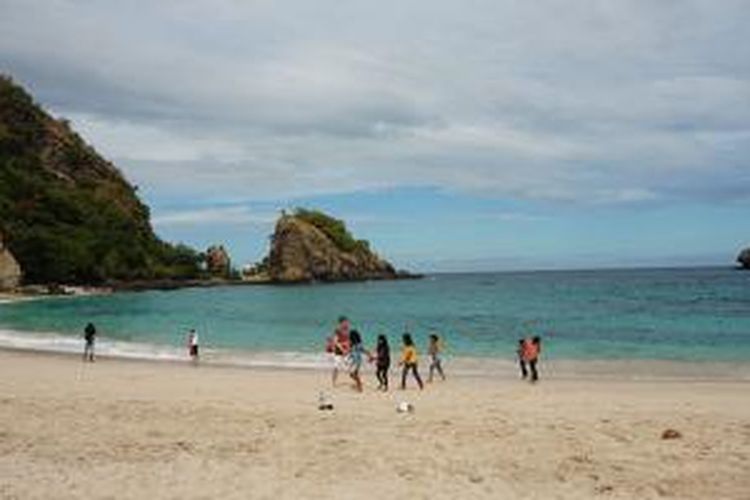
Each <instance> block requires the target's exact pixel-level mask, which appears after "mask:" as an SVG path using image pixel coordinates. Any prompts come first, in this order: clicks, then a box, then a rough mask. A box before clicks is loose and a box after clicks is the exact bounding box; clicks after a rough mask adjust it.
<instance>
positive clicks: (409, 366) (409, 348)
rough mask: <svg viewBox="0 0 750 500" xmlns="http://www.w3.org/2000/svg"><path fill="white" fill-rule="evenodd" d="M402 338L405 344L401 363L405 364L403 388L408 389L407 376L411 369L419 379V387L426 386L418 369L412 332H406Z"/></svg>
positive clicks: (402, 377) (402, 380)
mask: <svg viewBox="0 0 750 500" xmlns="http://www.w3.org/2000/svg"><path fill="white" fill-rule="evenodd" d="M402 339H403V343H404V346H403V348H402V349H401V363H400V364H401V366H403V371H402V372H401V389H402V390H404V389H406V376H407V375H408V374H409V371H411V372H412V374H413V375H414V378H415V379H416V381H417V384H418V385H419V389H420V390H421V389H423V388H424V384H422V379H421V378H420V376H419V371H417V364H418V356H417V348H416V347H415V346H414V341H413V340H412V338H411V334H409V333H405V334H404V335H403V337H402Z"/></svg>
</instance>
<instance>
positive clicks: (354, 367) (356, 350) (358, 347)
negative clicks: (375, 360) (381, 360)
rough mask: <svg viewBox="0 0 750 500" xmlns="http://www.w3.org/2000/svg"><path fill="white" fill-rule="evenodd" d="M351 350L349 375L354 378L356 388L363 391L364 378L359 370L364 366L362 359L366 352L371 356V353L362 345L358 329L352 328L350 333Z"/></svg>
mask: <svg viewBox="0 0 750 500" xmlns="http://www.w3.org/2000/svg"><path fill="white" fill-rule="evenodd" d="M349 341H350V343H351V350H350V351H349V376H350V377H351V378H352V380H354V384H355V388H356V389H357V391H358V392H362V378H361V377H360V376H359V370H360V369H361V368H362V361H363V357H364V355H365V354H367V356H368V357H371V355H370V353H369V352H367V350H366V349H365V348H364V346H363V345H362V337H361V336H360V334H359V332H358V331H357V330H352V331H351V333H350V334H349Z"/></svg>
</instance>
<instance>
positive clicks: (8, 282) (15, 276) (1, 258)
mask: <svg viewBox="0 0 750 500" xmlns="http://www.w3.org/2000/svg"><path fill="white" fill-rule="evenodd" d="M20 283H21V266H19V265H18V261H16V258H15V257H13V254H12V253H10V250H9V249H8V248H6V247H5V245H4V244H3V235H2V234H0V291H13V290H15V289H16V288H18V285H19V284H20Z"/></svg>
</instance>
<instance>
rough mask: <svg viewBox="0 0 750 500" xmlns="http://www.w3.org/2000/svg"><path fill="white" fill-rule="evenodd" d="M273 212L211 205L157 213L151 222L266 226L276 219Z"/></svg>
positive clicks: (185, 224) (162, 224) (172, 224)
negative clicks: (209, 206) (211, 206)
mask: <svg viewBox="0 0 750 500" xmlns="http://www.w3.org/2000/svg"><path fill="white" fill-rule="evenodd" d="M276 218H277V214H275V213H258V212H255V211H253V210H251V209H250V208H248V207H244V206H237V207H213V208H204V209H200V210H182V211H173V212H164V213H160V214H157V215H156V216H155V217H154V218H153V219H152V222H153V224H154V225H155V226H157V227H169V226H201V225H213V224H217V223H219V224H223V225H248V224H252V225H260V226H268V225H270V224H273V222H274V221H275V220H276Z"/></svg>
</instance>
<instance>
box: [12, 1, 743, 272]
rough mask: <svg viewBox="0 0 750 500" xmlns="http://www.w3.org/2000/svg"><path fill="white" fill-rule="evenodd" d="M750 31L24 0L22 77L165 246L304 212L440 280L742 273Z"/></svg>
mask: <svg viewBox="0 0 750 500" xmlns="http://www.w3.org/2000/svg"><path fill="white" fill-rule="evenodd" d="M748 25H750V2H747V1H746V0H738V1H734V0H705V1H704V0H680V1H676V0H674V1H673V0H661V1H658V2H655V1H653V0H649V1H638V0H629V1H618V2H613V1H609V0H600V1H594V0H577V1H575V2H570V1H562V0H537V1H534V2H529V1H523V0H517V1H507V0H493V1H473V0H465V1H461V2H457V1H445V0H430V1H426V0H413V1H408V2H404V1H391V0H381V1H378V2H372V1H370V2H363V1H358V0H347V1H334V0H316V1H315V2H305V1H300V0H297V1H289V0H273V1H265V0H257V1H253V0H243V1H240V0H211V1H208V0H205V1H202V0H200V1H199V0H182V1H174V2H172V1H161V2H151V1H142V0H133V1H130V2H114V1H111V2H110V1H93V0H91V1H72V0H46V1H37V0H18V1H16V0H0V72H3V73H6V74H9V75H11V76H12V77H13V78H14V79H15V80H16V81H18V82H19V83H21V84H23V85H24V86H26V88H27V89H29V90H30V91H31V92H32V94H33V95H34V96H35V98H36V99H37V101H38V102H39V103H41V104H42V105H43V106H44V107H45V108H47V109H48V110H50V111H51V112H52V113H53V114H54V115H55V116H59V117H65V118H67V119H69V120H70V121H71V123H72V125H73V127H74V128H75V129H76V130H77V131H79V132H80V134H81V135H82V136H83V137H84V138H85V139H86V140H87V141H88V142H90V143H91V144H92V145H93V146H94V147H95V148H96V149H97V150H98V151H99V152H100V153H102V154H103V155H104V156H105V157H107V158H108V159H110V160H112V161H113V162H114V163H115V164H116V165H117V166H118V167H119V168H120V169H121V170H122V171H123V172H124V173H125V175H126V177H127V178H128V179H129V180H130V181H131V182H132V183H133V184H135V185H137V186H138V187H139V191H138V192H139V194H140V195H141V196H142V197H143V199H144V201H146V203H147V204H149V206H150V207H151V212H152V216H153V219H152V221H153V224H154V227H155V229H156V231H157V233H158V234H159V235H160V236H161V237H163V238H165V239H167V240H170V241H175V242H176V241H181V242H185V243H187V244H190V245H193V246H195V247H197V248H204V247H207V246H208V245H210V244H213V243H223V244H225V246H227V247H228V249H229V251H230V254H231V256H232V258H233V261H234V262H235V263H236V264H238V265H241V264H245V263H250V262H253V261H256V260H259V259H260V258H262V256H263V255H264V254H265V252H266V251H267V247H268V236H269V235H270V234H271V233H272V232H273V225H274V221H275V219H276V217H277V216H278V214H279V211H280V210H281V209H283V208H289V207H295V206H304V207H309V208H319V209H323V210H326V211H329V212H330V213H332V214H333V215H335V216H337V217H339V218H342V219H344V220H345V221H346V222H347V223H348V225H349V226H350V227H351V228H352V230H353V232H354V233H355V235H356V236H357V237H360V238H365V239H368V240H370V242H371V244H372V246H373V247H374V248H375V249H376V250H377V251H378V252H379V253H380V254H381V255H383V256H385V257H387V258H389V259H390V260H391V261H392V262H394V263H395V264H396V266H397V267H406V268H411V269H415V270H420V271H485V270H511V269H513V270H515V269H549V268H554V269H561V268H596V267H631V266H665V265H676V266H683V265H732V263H733V261H734V258H735V257H736V255H737V253H738V252H739V250H740V249H741V248H742V247H743V246H746V245H750V216H749V215H750V210H749V209H750V35H748V30H747V26H748Z"/></svg>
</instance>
